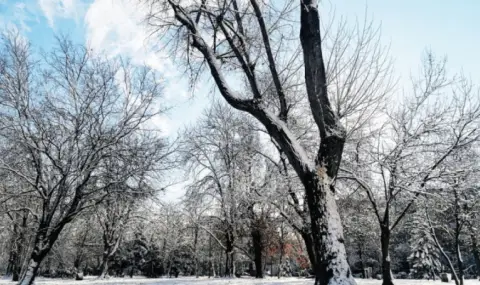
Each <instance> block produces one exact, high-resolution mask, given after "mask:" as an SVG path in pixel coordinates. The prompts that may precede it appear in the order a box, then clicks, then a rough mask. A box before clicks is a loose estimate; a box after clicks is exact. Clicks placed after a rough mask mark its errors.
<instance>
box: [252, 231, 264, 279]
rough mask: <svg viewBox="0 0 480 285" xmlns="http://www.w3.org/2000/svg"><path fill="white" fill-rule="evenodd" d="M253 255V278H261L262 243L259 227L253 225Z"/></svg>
mask: <svg viewBox="0 0 480 285" xmlns="http://www.w3.org/2000/svg"><path fill="white" fill-rule="evenodd" d="M252 242H253V255H254V263H255V278H263V261H262V256H263V255H262V253H263V243H262V233H261V229H259V228H258V227H256V226H254V228H253V229H252Z"/></svg>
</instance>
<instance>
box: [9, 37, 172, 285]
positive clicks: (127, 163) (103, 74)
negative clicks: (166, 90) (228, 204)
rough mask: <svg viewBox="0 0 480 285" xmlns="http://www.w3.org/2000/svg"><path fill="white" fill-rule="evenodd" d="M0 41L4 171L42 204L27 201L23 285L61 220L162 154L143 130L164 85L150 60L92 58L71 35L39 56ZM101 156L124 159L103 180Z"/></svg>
mask: <svg viewBox="0 0 480 285" xmlns="http://www.w3.org/2000/svg"><path fill="white" fill-rule="evenodd" d="M2 44H3V46H2V53H1V62H2V65H1V66H2V68H1V70H0V98H1V99H0V102H1V109H0V111H1V119H0V129H1V132H0V134H1V136H2V139H4V140H6V141H9V142H11V145H14V146H15V147H12V148H10V149H8V151H10V155H12V156H16V159H15V160H14V162H11V161H9V160H4V159H2V160H1V161H0V169H2V170H4V171H8V172H10V173H12V174H14V175H16V176H17V177H18V178H20V179H22V181H24V182H25V183H26V184H27V185H28V189H27V190H28V195H29V197H30V199H32V200H34V201H35V203H36V204H37V205H38V207H37V208H27V210H28V211H29V212H31V215H32V216H33V217H34V219H35V221H37V229H36V232H35V238H34V247H33V250H32V252H31V255H30V258H29V259H30V261H29V265H28V269H27V270H26V272H25V274H24V275H23V277H22V279H21V281H20V284H24V285H27V284H28V285H29V284H32V283H33V281H34V278H35V276H36V274H37V272H38V269H39V266H40V263H41V262H42V260H43V259H44V258H45V256H46V255H47V254H48V252H49V251H50V250H51V248H52V246H53V245H54V243H55V241H56V240H57V238H58V236H59V234H60V233H61V232H62V229H63V228H64V227H65V225H66V224H68V223H70V222H71V221H72V220H73V219H74V218H75V217H76V216H77V215H78V214H79V213H81V212H82V211H83V210H85V209H87V208H90V207H93V206H95V205H97V204H98V203H100V202H101V201H103V199H104V198H105V197H107V196H108V195H109V193H108V192H107V191H105V189H106V188H109V187H112V186H113V185H118V184H128V185H130V186H132V187H133V186H135V185H138V183H139V181H141V179H140V178H141V177H143V176H144V175H145V173H149V172H151V171H153V170H155V166H156V164H154V163H151V161H152V160H153V161H158V162H161V158H162V156H161V152H162V151H163V150H164V145H165V144H164V142H163V141H162V140H160V139H159V138H158V137H157V136H156V135H154V134H148V133H147V132H146V131H144V130H142V126H143V125H144V124H145V123H146V122H147V121H148V120H149V119H150V118H151V117H152V116H153V115H155V114H156V112H154V110H153V108H152V104H153V103H154V102H155V100H156V98H158V97H159V95H160V94H161V86H159V83H158V77H156V76H155V74H154V73H152V72H151V71H150V70H148V69H146V68H133V67H132V66H131V65H129V64H128V63H127V62H125V61H121V60H119V59H113V60H108V59H105V58H103V57H102V56H94V55H93V54H91V52H90V51H89V50H88V49H86V48H83V47H77V46H74V45H73V44H72V43H71V42H69V41H68V40H64V39H60V40H59V42H58V45H57V47H56V48H54V49H53V50H52V51H51V52H50V53H48V54H46V55H45V56H44V57H42V58H40V59H37V58H35V57H34V55H33V54H31V51H30V47H29V44H28V43H27V42H26V41H25V40H24V39H23V38H22V37H20V36H19V35H18V34H9V35H7V37H5V40H4V41H3V42H2ZM7 146H8V145H7ZM107 159H108V160H110V161H112V160H114V161H116V163H117V164H118V165H121V166H122V170H124V172H123V173H122V175H121V176H118V177H116V179H106V178H107V177H108V176H109V173H108V171H106V169H107V168H106V161H107ZM25 166H26V167H25Z"/></svg>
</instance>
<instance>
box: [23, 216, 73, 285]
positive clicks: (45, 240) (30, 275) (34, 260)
mask: <svg viewBox="0 0 480 285" xmlns="http://www.w3.org/2000/svg"><path fill="white" fill-rule="evenodd" d="M64 226H65V223H61V224H60V225H57V226H56V227H55V228H54V229H53V231H52V232H50V234H49V235H47V233H48V229H49V226H48V225H46V224H45V223H42V222H41V223H40V226H39V228H38V230H37V234H36V236H35V241H34V246H33V251H32V253H31V254H30V260H29V262H28V267H27V270H26V271H25V273H24V274H23V276H22V278H21V280H20V282H19V283H18V284H19V285H32V284H33V282H34V281H35V277H36V276H37V272H38V269H39V268H40V264H41V262H42V261H43V259H44V258H45V256H46V255H47V254H48V253H49V252H50V250H51V249H52V246H53V244H54V243H55V241H56V240H57V238H58V235H59V234H60V231H61V230H62V229H63V227H64Z"/></svg>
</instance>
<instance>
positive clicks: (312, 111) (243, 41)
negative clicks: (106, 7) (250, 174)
mask: <svg viewBox="0 0 480 285" xmlns="http://www.w3.org/2000/svg"><path fill="white" fill-rule="evenodd" d="M147 2H148V3H149V4H150V5H151V7H150V8H149V9H148V10H149V11H151V12H152V13H151V15H149V17H148V18H149V20H150V24H151V25H152V27H153V28H154V29H155V30H156V31H157V32H158V34H159V35H162V37H167V38H168V37H169V36H171V35H174V36H177V35H182V36H180V37H177V39H187V43H186V45H184V46H185V47H186V48H185V49H183V54H184V55H186V57H187V65H188V67H189V68H191V70H193V71H199V70H201V69H202V67H203V66H208V68H209V69H210V75H211V77H212V78H213V80H214V82H215V84H216V86H217V87H218V91H219V92H220V94H221V95H222V96H223V98H224V99H225V100H226V101H227V102H228V103H229V104H230V105H231V106H232V107H234V108H236V109H238V110H241V111H243V112H246V113H249V114H250V115H252V116H253V117H255V118H256V119H257V120H258V121H259V122H260V123H261V124H262V125H263V127H264V128H265V130H266V132H267V133H268V135H269V136H270V137H271V138H272V140H273V141H274V142H275V143H276V144H277V145H278V146H279V147H280V149H281V151H282V153H283V154H284V155H285V156H286V157H287V159H288V161H289V163H290V164H291V166H292V167H293V169H294V171H295V173H296V174H297V176H298V178H299V179H300V181H301V182H302V184H303V188H304V190H305V196H306V201H307V202H308V209H309V211H308V213H309V215H310V226H311V235H312V243H313V245H314V247H315V250H314V254H315V260H316V262H315V269H314V271H315V276H316V284H355V281H354V280H353V277H352V276H351V272H350V268H349V265H348V263H347V258H346V253H345V247H344V244H343V243H344V239H343V230H342V225H341V222H340V217H339V215H338V211H337V207H336V203H335V197H334V196H335V181H336V176H337V171H338V168H339V165H340V161H341V158H342V153H343V147H344V144H345V139H346V136H347V132H346V130H345V128H344V127H343V126H342V124H341V123H340V120H339V117H338V114H337V113H336V112H335V111H334V107H333V106H332V104H331V103H330V99H329V96H328V92H327V91H328V90H327V84H328V81H327V77H328V76H327V72H326V68H325V63H324V55H323V51H322V38H321V32H320V31H321V29H320V18H319V7H318V3H317V1H315V0H308V1H298V2H294V1H274V2H273V1H272V2H268V3H265V2H261V1H257V0H250V1H236V0H234V1H206V0H202V1H190V2H188V3H186V2H181V1H175V0H168V1H147ZM295 3H298V4H299V6H295ZM296 7H298V8H299V9H296ZM292 13H299V14H300V21H299V22H298V21H297V22H295V21H292V18H293V16H292V15H293V14H292ZM172 16H173V17H172ZM292 22H295V23H296V24H292ZM172 23H173V24H172ZM297 23H298V24H297ZM178 24H180V27H178ZM165 27H167V29H171V30H164V28H165ZM298 29H299V30H300V36H299V37H298V36H294V35H293V33H294V31H296V30H298ZM291 39H295V40H291ZM299 43H300V44H301V49H302V51H300V50H299V49H298V48H297V46H298V44H299ZM178 46H179V45H175V49H176V48H177V47H178ZM176 50H178V49H176ZM338 51H339V53H338V54H337V56H338V58H342V59H343V58H347V56H346V55H345V54H347V53H344V55H343V56H342V55H341V54H342V52H341V50H338ZM302 52H303V58H302V57H301V56H300V53H302ZM199 55H200V58H201V60H200V61H195V59H196V58H197V57H198V56H199ZM355 58H356V59H357V60H361V59H362V57H353V59H352V62H353V63H355V62H358V61H357V60H355ZM297 59H300V60H297ZM299 61H300V62H301V63H300V64H298V63H299ZM352 62H351V63H352ZM374 62H375V61H372V62H371V63H372V66H375V63H374ZM337 63H338V61H337ZM343 63H345V62H343ZM351 63H347V64H345V65H342V66H352V64H351ZM377 63H378V62H377ZM327 66H328V67H330V65H329V64H328V63H327ZM347 69H348V67H347ZM374 69H375V67H374V68H373V69H372V70H374ZM230 70H233V71H232V72H230ZM367 70H368V69H367ZM338 71H339V74H342V71H341V70H338ZM347 73H348V71H347ZM262 74H263V75H262ZM296 74H301V75H303V79H302V80H301V81H296V82H292V80H291V79H292V78H295V77H296ZM331 74H332V75H333V74H335V73H334V72H332V73H331ZM354 74H357V75H359V76H357V78H358V77H361V76H363V75H365V74H369V73H368V72H367V73H364V72H360V73H353V75H354ZM360 74H361V75H360ZM235 76H240V78H238V77H237V79H239V80H237V81H235V80H234V79H233V78H235ZM347 77H348V76H347ZM297 78H298V77H297ZM341 78H344V77H342V76H341V75H340V76H339V77H337V79H339V81H342V79H341ZM353 78H355V75H354V76H352V77H350V79H353ZM347 80H348V79H347ZM234 82H242V83H244V85H242V87H244V88H243V89H242V90H237V89H235V87H234V86H235V85H236V84H235V83H234ZM365 82H366V84H365V86H372V85H373V86H377V85H376V83H377V82H378V81H377V80H376V78H371V80H370V79H369V80H366V81H365ZM371 83H375V84H371ZM360 86H361V85H360ZM357 87H358V86H357V85H355V84H352V85H348V84H346V85H345V86H344V87H342V89H343V90H344V91H346V92H345V93H338V95H339V97H342V96H344V95H346V94H347V93H348V90H352V89H356V88H357ZM267 89H268V90H272V91H273V92H271V93H270V94H271V95H273V96H269V94H268V92H266V90H267ZM298 94H302V95H298ZM362 94H366V93H362ZM346 97H347V98H348V96H346ZM366 98H369V96H366ZM370 98H371V97H370ZM298 102H302V104H301V105H303V106H305V108H304V109H302V110H301V111H299V110H298V109H297V110H295V108H294V107H295V104H296V103H298ZM298 105H300V104H298ZM307 110H308V111H307ZM297 112H298V113H297ZM339 112H342V111H341V110H339ZM299 113H301V114H307V113H308V114H309V115H310V116H309V118H310V120H311V122H312V126H314V129H315V130H314V132H313V134H312V135H311V138H312V140H311V141H312V142H314V143H313V145H314V146H313V147H312V148H315V150H314V151H312V152H310V151H309V150H310V148H306V146H305V145H302V144H301V143H300V140H299V139H298V137H297V135H296V134H295V133H294V132H293V129H292V128H291V124H292V123H294V120H295V114H297V115H298V114H299ZM309 153H311V155H309Z"/></svg>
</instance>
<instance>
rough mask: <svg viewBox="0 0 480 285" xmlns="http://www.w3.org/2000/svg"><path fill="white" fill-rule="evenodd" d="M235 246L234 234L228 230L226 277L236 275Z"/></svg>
mask: <svg viewBox="0 0 480 285" xmlns="http://www.w3.org/2000/svg"><path fill="white" fill-rule="evenodd" d="M233 246H234V240H233V234H232V233H230V232H227V234H226V244H225V277H234V276H235V275H234V274H235V268H234V267H235V266H234V252H233V250H234V248H233Z"/></svg>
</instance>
